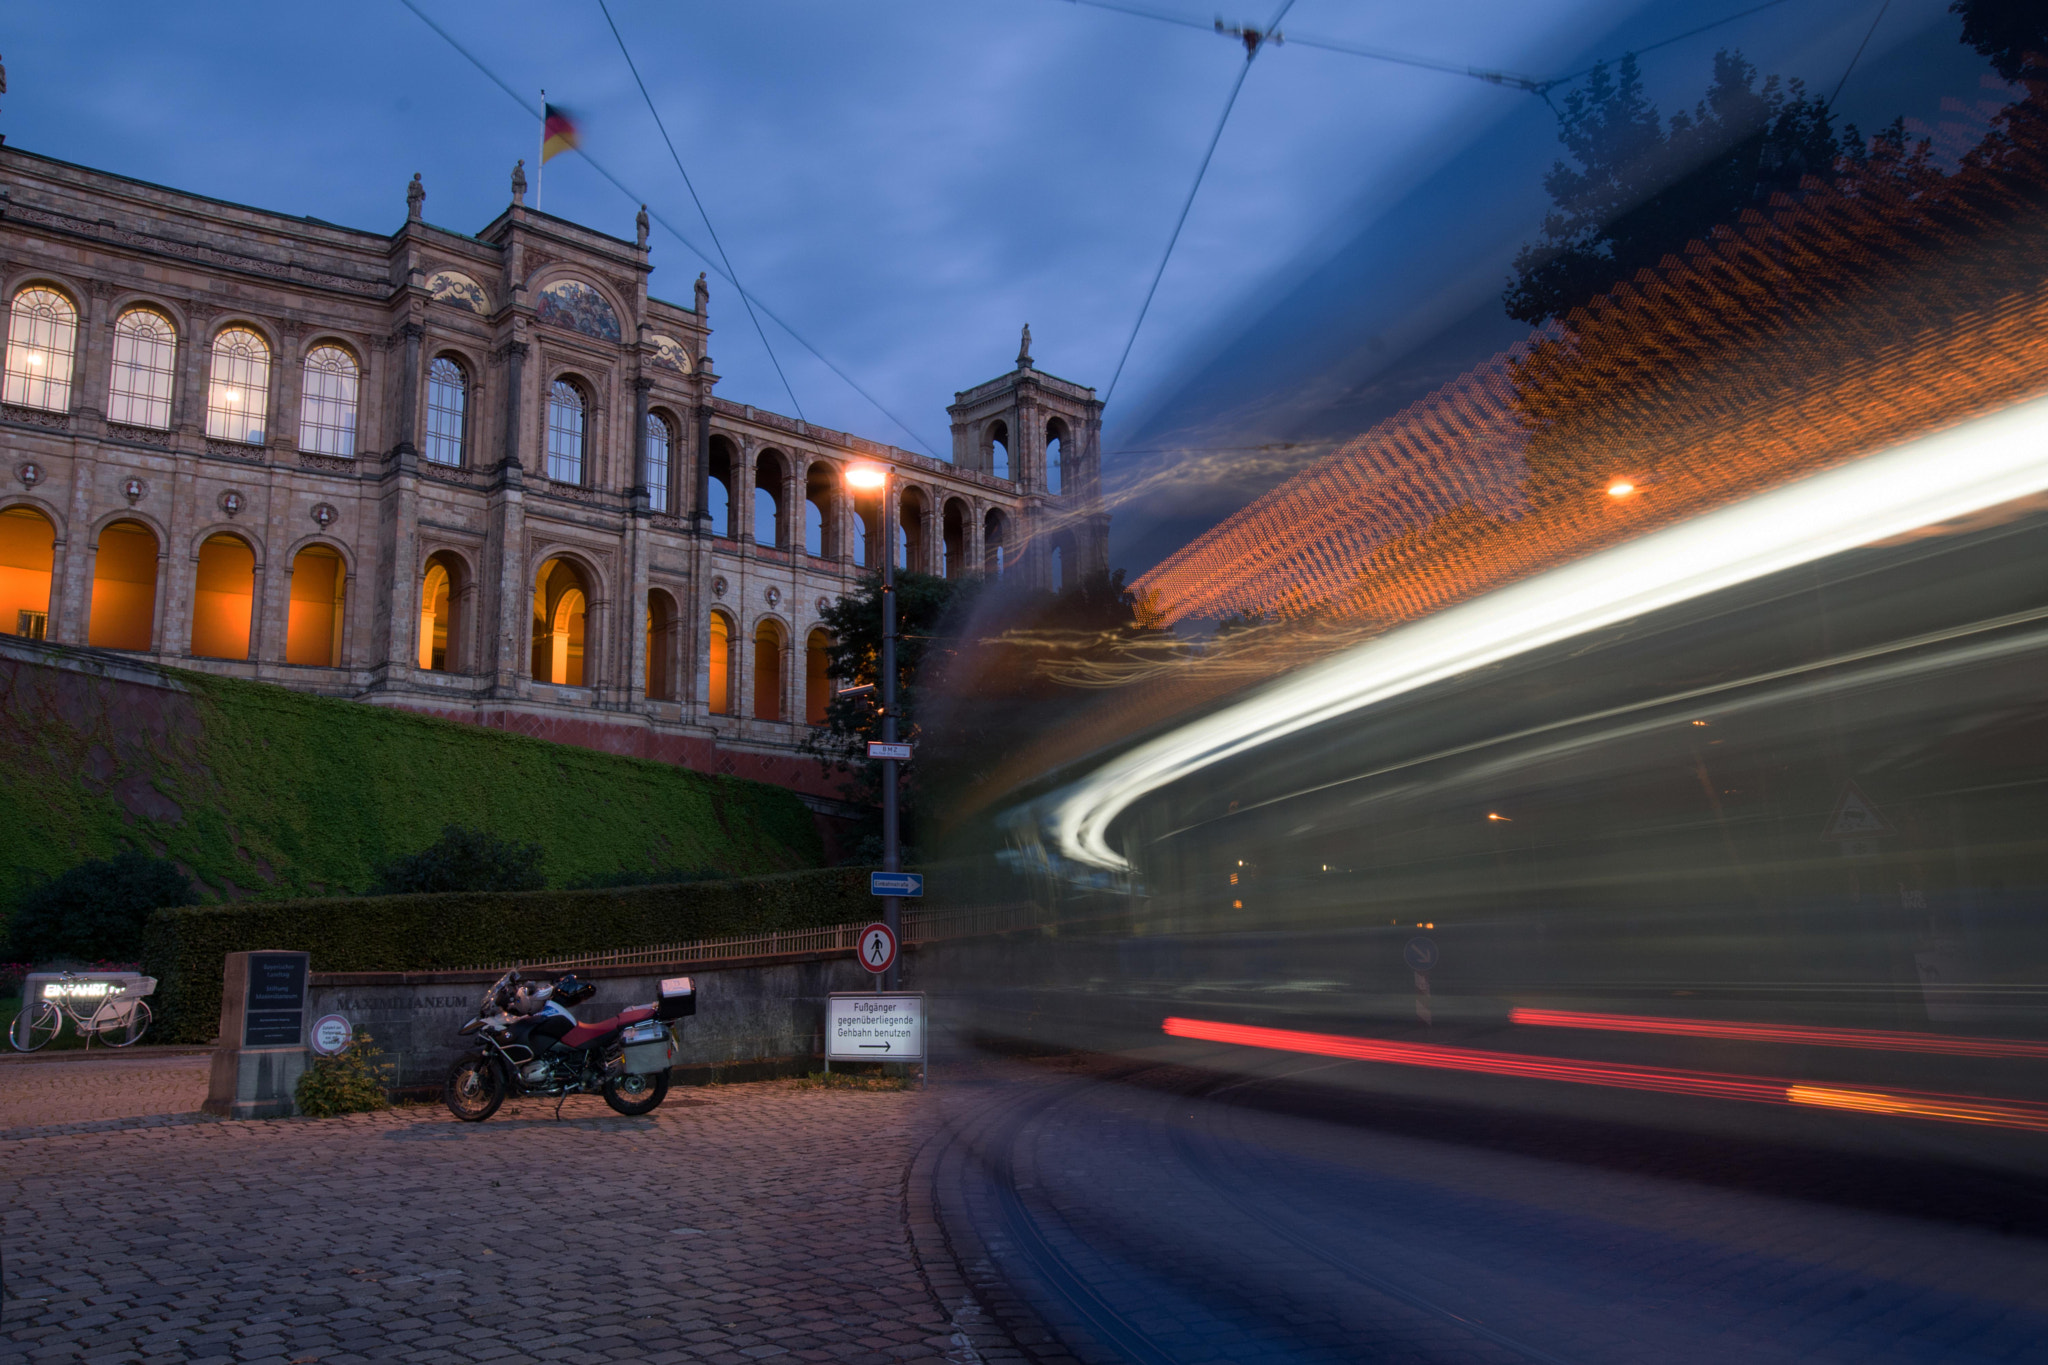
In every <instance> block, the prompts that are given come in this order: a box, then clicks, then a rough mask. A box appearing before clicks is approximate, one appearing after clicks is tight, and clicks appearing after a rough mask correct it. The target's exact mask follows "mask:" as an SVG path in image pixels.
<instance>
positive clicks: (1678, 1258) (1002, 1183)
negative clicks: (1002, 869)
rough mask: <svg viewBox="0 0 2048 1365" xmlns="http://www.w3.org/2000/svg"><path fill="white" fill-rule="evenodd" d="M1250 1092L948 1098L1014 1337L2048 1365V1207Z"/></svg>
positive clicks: (1264, 1350) (1282, 1353)
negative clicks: (2046, 1218)
mask: <svg viewBox="0 0 2048 1365" xmlns="http://www.w3.org/2000/svg"><path fill="white" fill-rule="evenodd" d="M1222 1084H1223V1083H1222V1082H1219V1081H1218V1080H1217V1079H1216V1078H1215V1077H1213V1076H1205V1075H1202V1074H1198V1073H1191V1072H1182V1071H1179V1070H1178V1069H1177V1068H1173V1067H1166V1066H1151V1067H1148V1066H1142V1065H1133V1064H1131V1063H1128V1062H1125V1063H1118V1064H1090V1063H1073V1062H1065V1063H1062V1062H1041V1063H1036V1064H1031V1065H1015V1064H1013V1065H1010V1066H1007V1067H1002V1068H992V1069H986V1070H983V1071H982V1072H981V1073H980V1074H979V1075H978V1076H976V1077H975V1078H973V1079H971V1080H964V1081H961V1082H956V1084H954V1085H953V1086H951V1087H948V1088H947V1089H946V1090H945V1091H944V1092H942V1093H940V1097H939V1103H940V1104H941V1106H942V1109H943V1111H944V1113H945V1119H946V1122H945V1127H944V1135H945V1136H944V1140H943V1144H942V1145H940V1146H939V1147H937V1149H936V1150H935V1152H934V1154H932V1155H930V1156H928V1158H927V1160H926V1161H925V1162H924V1163H923V1164H922V1166H921V1168H920V1170H921V1176H920V1178H921V1179H922V1180H924V1181H925V1182H926V1184H927V1189H928V1194H929V1197H930V1199H931V1200H932V1202H933V1203H934V1204H935V1206H936V1207H937V1208H938V1210H939V1214H940V1222H941V1223H942V1224H943V1226H944V1227H945V1229H946V1230H947V1233H948V1235H949V1238H950V1243H951V1246H952V1249H953V1250H954V1251H955V1253H956V1254H957V1255H958V1257H959V1259H960V1261H961V1263H962V1264H964V1265H965V1266H966V1268H967V1274H966V1280H967V1284H968V1289H969V1291H970V1293H971V1294H972V1295H973V1296H974V1298H975V1301H976V1302H977V1303H979V1304H980V1305H983V1306H985V1308H986V1309H987V1311H988V1314H989V1322H990V1326H991V1327H992V1328H1006V1329H1008V1331H1009V1332H1010V1334H1011V1335H1012V1337H1014V1338H1015V1339H1016V1340H1019V1341H1021V1342H1023V1343H1024V1346H1025V1348H1026V1350H1027V1351H1028V1352H1029V1354H1031V1355H1033V1356H1034V1357H1037V1358H1038V1359H1042V1360H1045V1361H1047V1362H1056V1361H1067V1360H1076V1359H1078V1360H1080V1361H1083V1362H1089V1363H1090V1365H1093V1362H1108V1361H1115V1360H1125V1361H1137V1362H1143V1365H1183V1363H1185V1365H1196V1363H1197V1362H1201V1363H1204V1365H1206V1363H1207V1362H1222V1361H1229V1362H1234V1363H1236V1362H1274V1363H1275V1365H1278V1363H1279V1362H1311V1361H1332V1362H1335V1361H1359V1360H1369V1361H1443V1362H1464V1361H1476V1362H1490V1361H1501V1362H1520V1361H1540V1362H1559V1361H1572V1362H1589V1363H1599V1362H1640V1361H1650V1360H1655V1361H1675V1362H1702V1363H1705V1362H1714V1363H1715V1365H1722V1363H1724V1362H1729V1361H1744V1362H1752V1361H1756V1362H1765V1361H1783V1362H1792V1361H1845V1362H1849V1361H1852V1362H1870V1361H1901V1362H1904V1361H1945V1362H1946V1361H1954V1362H1962V1361H2048V1240H2043V1239H2042V1237H2041V1236H2040V1232H2041V1230H2042V1225H2041V1221H2040V1218H2039V1214H2040V1211H2041V1207H2042V1205H2043V1191H2041V1190H2039V1189H2032V1188H2027V1189H2018V1188H2014V1189H2009V1190H2001V1189H1999V1188H1991V1187H1986V1186H1981V1185H1973V1183H1972V1182H1973V1178H1972V1177H1969V1176H1968V1175H1967V1174H1965V1175H1961V1176H1959V1175H1958V1173H1957V1172H1956V1171H1954V1170H1953V1169H1944V1168H1940V1167H1936V1166H1930V1165H1923V1166H1918V1167H1916V1166H1914V1165H1912V1164H1910V1163H1908V1164H1906V1165H1903V1166H1895V1165H1887V1164H1885V1163H1876V1164H1872V1163H1859V1162H1857V1161H1854V1160H1844V1159H1843V1158H1841V1157H1839V1156H1826V1155H1816V1154H1813V1153H1800V1152H1796V1151H1794V1152H1782V1151H1780V1152H1771V1151H1765V1150H1762V1149H1757V1150H1753V1151H1745V1150H1742V1149H1741V1148H1740V1144H1738V1143H1728V1144H1722V1143H1718V1142H1715V1143H1700V1142H1697V1141H1695V1140H1693V1139H1690V1138H1687V1137H1685V1136H1684V1135H1678V1136H1676V1137H1673V1138H1670V1139H1668V1140H1667V1139H1658V1138H1655V1137H1652V1136H1648V1135H1643V1134H1640V1133H1638V1134H1635V1135H1633V1136H1626V1137H1624V1136H1622V1135H1618V1134H1617V1133H1615V1132H1614V1131H1612V1130H1608V1131H1604V1132H1603V1131H1601V1130H1598V1129H1594V1128H1590V1127H1588V1128H1584V1129H1579V1130H1570V1126H1569V1125H1566V1126H1564V1127H1559V1126H1556V1125H1552V1126H1551V1127H1550V1128H1549V1130H1548V1131H1547V1132H1545V1133H1543V1134H1542V1135H1541V1138H1542V1140H1541V1141H1531V1140H1527V1139H1529V1137H1530V1134H1529V1133H1527V1132H1516V1131H1514V1130H1515V1129H1516V1128H1517V1127H1518V1124H1517V1121H1516V1119H1515V1117H1514V1116H1512V1115H1510V1116H1507V1117H1506V1118H1505V1119H1496V1120H1488V1121H1487V1122H1486V1123H1483V1124H1480V1123H1467V1124H1466V1127H1465V1130H1464V1131H1463V1132H1460V1131H1459V1123H1460V1120H1459V1119H1458V1117H1457V1116H1456V1115H1455V1114H1451V1113H1449V1112H1443V1113H1437V1114H1432V1115H1427V1116H1425V1117H1426V1118H1427V1120H1428V1121H1427V1122H1418V1123H1404V1122H1399V1121H1392V1122H1381V1121H1379V1120H1380V1118H1382V1117H1384V1116H1385V1113H1386V1109H1385V1106H1383V1105H1380V1104H1378V1103H1375V1102H1370V1101H1368V1102H1365V1103H1361V1102H1360V1099H1359V1097H1358V1096H1357V1095H1356V1094H1341V1093H1339V1094H1335V1095H1334V1096H1327V1097H1325V1098H1321V1099H1319V1098H1318V1097H1317V1096H1316V1094H1315V1092H1314V1091H1313V1089H1312V1088H1310V1087H1296V1088H1294V1089H1292V1090H1288V1089H1287V1088H1285V1087H1273V1086H1269V1085H1263V1084H1238V1085H1236V1086H1234V1087H1232V1088H1231V1089H1227V1090H1224V1089H1221V1088H1220V1087H1221V1086H1222ZM1283 1092H1284V1093H1283ZM1396 1119H1398V1115H1397V1116H1396ZM1526 1126H1527V1127H1528V1128H1529V1129H1530V1130H1532V1131H1533V1130H1534V1129H1536V1128H1538V1127H1540V1126H1541V1125H1538V1124H1533V1123H1532V1124H1529V1125H1526ZM1432 1128H1439V1129H1442V1130H1444V1131H1445V1132H1446V1134H1447V1136H1448V1137H1449V1138H1450V1139H1452V1140H1445V1139H1444V1138H1439V1137H1435V1136H1431V1135H1430V1133H1429V1130H1430V1129H1432ZM1886 1181H1890V1182H1894V1183H1895V1184H1896V1185H1898V1186H1911V1185H1913V1184H1915V1183H1916V1182H1917V1183H1918V1184H1920V1185H1923V1186H1929V1187H1931V1188H1927V1189H1918V1190H1916V1189H1911V1188H1879V1187H1878V1186H1882V1185H1883V1184H1884V1183H1885V1182H1886ZM1966 1186H1967V1187H1968V1188H1966ZM1801 1191H1805V1192H1806V1193H1804V1194H1802V1193H1801ZM2007 1195H2011V1196H2013V1197H2015V1198H2017V1199H2019V1200H2020V1201H2021V1203H2024V1204H2027V1205H2028V1207H2020V1206H2018V1205H2013V1206H2007V1205H2005V1204H2003V1203H2001V1199H2002V1198H2003V1197H2005V1196H2007ZM1901 1208H1907V1209H1916V1210H1928V1209H1934V1210H1942V1209H1945V1208H1946V1209H1950V1210H1952V1211H1953V1212H1954V1214H1955V1215H1956V1216H1954V1217H1928V1216H1924V1215H1923V1214H1921V1213H1902V1212H1900V1209H1901ZM2008 1212H2009V1213H2011V1214H2013V1215H2016V1216H2017V1219H2018V1223H2017V1225H2015V1223H2014V1222H2013V1220H2012V1219H2010V1218H2007V1217H2006V1216H2005V1214H2006V1213H2008Z"/></svg>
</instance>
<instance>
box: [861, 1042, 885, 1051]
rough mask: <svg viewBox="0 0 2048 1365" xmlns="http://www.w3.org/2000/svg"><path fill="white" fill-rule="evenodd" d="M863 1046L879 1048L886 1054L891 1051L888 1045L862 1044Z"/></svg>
mask: <svg viewBox="0 0 2048 1365" xmlns="http://www.w3.org/2000/svg"><path fill="white" fill-rule="evenodd" d="M861 1046H862V1047H878V1048H880V1049H882V1051H884V1052H887V1051H888V1050H889V1045H888V1044H887V1043H862V1044H861Z"/></svg>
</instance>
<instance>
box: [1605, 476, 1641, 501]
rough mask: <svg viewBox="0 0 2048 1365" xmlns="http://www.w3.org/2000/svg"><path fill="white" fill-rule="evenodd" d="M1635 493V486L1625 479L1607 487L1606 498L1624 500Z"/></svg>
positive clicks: (1617, 480)
mask: <svg viewBox="0 0 2048 1365" xmlns="http://www.w3.org/2000/svg"><path fill="white" fill-rule="evenodd" d="M1635 491H1636V486H1635V485H1634V484H1632V483H1630V482H1629V481H1628V480H1627V479H1616V480H1615V481H1614V482H1613V483H1610V484H1608V485H1607V496H1608V497H1610V498H1625V497H1627V496H1628V495H1629V494H1631V493H1633V492H1635Z"/></svg>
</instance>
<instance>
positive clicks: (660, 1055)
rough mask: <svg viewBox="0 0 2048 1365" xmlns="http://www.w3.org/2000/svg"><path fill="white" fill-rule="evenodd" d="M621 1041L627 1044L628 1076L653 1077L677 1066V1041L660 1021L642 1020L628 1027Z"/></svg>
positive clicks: (620, 1038) (621, 1036)
mask: <svg viewBox="0 0 2048 1365" xmlns="http://www.w3.org/2000/svg"><path fill="white" fill-rule="evenodd" d="M619 1041H620V1042H622V1043H624V1044H625V1049H626V1072H627V1074H628V1075H632V1076H651V1075H653V1074H654V1073H655V1072H657V1071H666V1070H668V1069H669V1068H670V1067H671V1066H673V1065H675V1060H676V1045H675V1040H674V1039H672V1038H670V1037H669V1033H668V1029H667V1027H666V1026H664V1025H663V1024H662V1023H661V1022H660V1021H659V1020H656V1019H642V1020H641V1021H640V1022H639V1023H637V1024H629V1025H627V1027H626V1031H625V1032H624V1033H623V1034H621V1035H620V1037H619Z"/></svg>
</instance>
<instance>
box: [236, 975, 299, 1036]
mask: <svg viewBox="0 0 2048 1365" xmlns="http://www.w3.org/2000/svg"><path fill="white" fill-rule="evenodd" d="M305 1027H306V955H305V954H304V953H251V954H249V994H248V997H247V1000H246V1003H245V1004H244V1006H243V1014H242V1046H243V1047H299V1046H302V1045H303V1044H304V1042H305Z"/></svg>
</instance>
